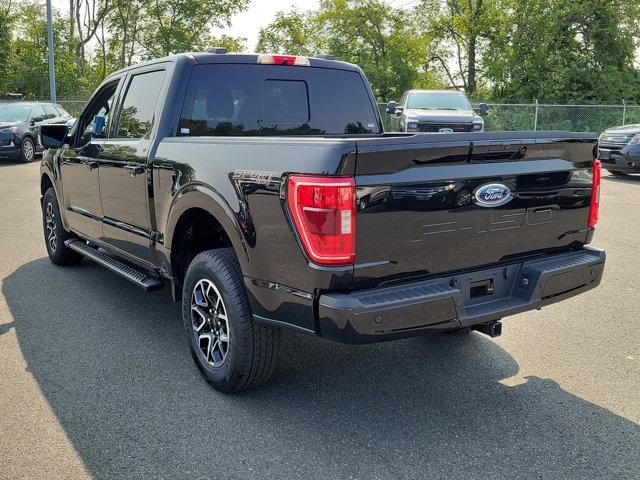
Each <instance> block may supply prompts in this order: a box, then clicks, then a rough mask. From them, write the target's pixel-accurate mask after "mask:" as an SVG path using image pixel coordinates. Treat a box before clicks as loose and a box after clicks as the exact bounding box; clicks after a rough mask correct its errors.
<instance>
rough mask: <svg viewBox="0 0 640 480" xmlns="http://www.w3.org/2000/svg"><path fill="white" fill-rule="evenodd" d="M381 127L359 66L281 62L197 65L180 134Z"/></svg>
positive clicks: (292, 132)
mask: <svg viewBox="0 0 640 480" xmlns="http://www.w3.org/2000/svg"><path fill="white" fill-rule="evenodd" d="M367 133H380V127H379V125H378V120H377V116H376V112H375V110H374V107H373V104H372V102H371V99H370V97H369V94H368V90H367V88H366V85H365V83H364V82H363V80H362V77H361V76H360V75H359V74H358V73H356V72H350V71H346V70H332V69H324V68H309V67H293V66H281V65H229V64H226V65H220V64H216V65H198V66H196V67H194V69H193V72H192V74H191V79H190V82H189V87H188V90H187V97H186V99H185V103H184V106H183V109H182V113H181V116H180V122H179V125H178V132H177V134H178V135H181V136H241V135H249V136H257V135H344V134H367Z"/></svg>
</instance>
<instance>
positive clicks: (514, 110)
mask: <svg viewBox="0 0 640 480" xmlns="http://www.w3.org/2000/svg"><path fill="white" fill-rule="evenodd" d="M386 105H387V104H386V103H379V104H378V108H379V110H380V114H381V115H382V122H383V123H384V127H385V130H386V131H391V125H390V122H389V114H387V113H386ZM487 105H489V113H488V114H487V116H486V117H484V121H485V129H486V130H487V131H505V130H506V131H517V130H570V131H573V132H595V133H597V134H600V133H602V131H603V130H606V129H607V128H611V127H615V126H618V125H629V124H633V123H640V105H629V104H627V103H620V104H617V105H616V104H588V105H562V104H549V103H488V104H487ZM479 107H480V104H473V108H474V109H479Z"/></svg>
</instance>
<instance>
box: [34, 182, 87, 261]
mask: <svg viewBox="0 0 640 480" xmlns="http://www.w3.org/2000/svg"><path fill="white" fill-rule="evenodd" d="M42 227H43V229H44V242H45V244H46V246H47V253H48V254H49V259H50V260H51V262H53V263H54V264H55V265H60V266H64V267H66V266H70V265H77V264H78V263H80V262H81V261H82V255H80V254H79V253H78V252H76V251H75V250H71V249H70V248H69V247H67V246H66V245H65V244H64V242H66V241H67V240H69V239H71V238H75V236H74V235H73V234H72V233H70V232H67V231H66V230H65V229H64V226H63V225H62V218H61V217H60V206H59V205H58V199H57V197H56V192H55V190H54V189H53V187H50V188H49V189H48V190H47V191H46V192H45V194H44V196H43V197H42Z"/></svg>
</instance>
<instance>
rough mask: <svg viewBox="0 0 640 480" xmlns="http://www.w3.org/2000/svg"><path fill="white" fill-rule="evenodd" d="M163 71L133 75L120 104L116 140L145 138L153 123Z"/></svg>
mask: <svg viewBox="0 0 640 480" xmlns="http://www.w3.org/2000/svg"><path fill="white" fill-rule="evenodd" d="M163 79H164V70H159V71H156V72H149V73H141V74H138V75H134V76H133V77H132V78H131V81H130V83H129V88H128V89H127V93H126V95H125V97H124V102H123V103H122V109H121V110H120V118H119V119H118V131H117V132H116V135H115V136H116V138H134V139H141V138H147V137H148V136H149V135H150V134H151V129H152V128H153V123H154V121H155V109H156V102H157V100H158V98H159V96H160V88H161V87H162V81H163Z"/></svg>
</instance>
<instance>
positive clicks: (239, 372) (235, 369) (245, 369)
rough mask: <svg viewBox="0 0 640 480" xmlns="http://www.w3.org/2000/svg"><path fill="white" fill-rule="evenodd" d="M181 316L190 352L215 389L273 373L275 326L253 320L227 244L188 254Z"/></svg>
mask: <svg viewBox="0 0 640 480" xmlns="http://www.w3.org/2000/svg"><path fill="white" fill-rule="evenodd" d="M182 319H183V323H184V328H185V331H186V334H187V337H188V339H189V347H190V349H191V355H192V357H193V359H194V361H195V363H196V365H197V367H198V369H199V370H200V372H201V373H202V375H203V376H204V377H205V379H206V380H207V381H208V382H209V383H211V385H212V386H213V387H214V388H215V389H216V390H220V391H222V392H238V391H241V390H246V389H249V388H253V387H256V386H258V385H260V384H262V383H264V382H265V381H266V380H267V379H268V378H269V377H270V376H271V374H272V373H273V370H274V368H275V365H276V360H277V358H276V357H277V352H278V349H279V345H280V330H279V329H277V328H273V327H270V326H267V325H260V324H258V323H256V322H255V321H254V320H253V317H252V314H251V309H250V307H249V301H248V299H247V294H246V292H245V289H244V281H243V276H242V272H241V270H240V264H239V263H238V259H237V258H236V255H235V253H234V251H233V249H231V248H220V249H216V250H207V251H205V252H202V253H200V254H199V255H197V256H196V257H195V258H194V259H193V261H192V262H191V264H190V265H189V268H188V269H187V274H186V276H185V280H184V287H183V291H182Z"/></svg>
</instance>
